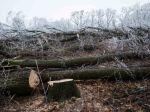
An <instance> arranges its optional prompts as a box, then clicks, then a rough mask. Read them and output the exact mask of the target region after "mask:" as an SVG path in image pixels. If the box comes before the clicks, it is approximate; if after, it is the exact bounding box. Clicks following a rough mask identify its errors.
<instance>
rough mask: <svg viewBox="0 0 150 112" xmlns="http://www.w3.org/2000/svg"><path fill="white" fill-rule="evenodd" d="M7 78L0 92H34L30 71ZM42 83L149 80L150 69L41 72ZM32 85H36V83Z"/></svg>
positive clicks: (0, 80)
mask: <svg viewBox="0 0 150 112" xmlns="http://www.w3.org/2000/svg"><path fill="white" fill-rule="evenodd" d="M9 74H10V75H9V77H8V78H7V80H6V78H5V77H4V78H2V77H1V78H0V90H5V91H9V92H10V94H16V95H31V94H32V93H33V91H34V89H33V88H31V87H30V85H29V75H30V70H21V71H12V72H10V73H9ZM40 75H41V78H42V81H43V83H47V82H48V81H49V79H51V80H59V79H68V78H69V79H74V80H91V79H101V80H137V79H145V78H150V68H149V67H144V68H132V69H130V70H126V69H117V68H111V69H83V70H67V71H56V72H50V71H43V72H41V74H40ZM35 81H37V80H35ZM34 84H37V83H36V82H35V83H34ZM1 92H3V91H1Z"/></svg>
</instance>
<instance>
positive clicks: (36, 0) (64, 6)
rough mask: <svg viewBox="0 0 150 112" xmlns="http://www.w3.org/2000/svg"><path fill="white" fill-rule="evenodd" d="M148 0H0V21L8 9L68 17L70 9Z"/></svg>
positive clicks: (38, 14) (29, 17) (111, 6)
mask: <svg viewBox="0 0 150 112" xmlns="http://www.w3.org/2000/svg"><path fill="white" fill-rule="evenodd" d="M149 1H150V0H0V21H1V22H5V18H6V16H7V14H8V12H9V11H14V12H18V11H22V12H23V13H24V15H25V16H26V18H28V19H31V18H32V17H35V16H37V17H42V18H47V19H52V20H55V19H59V18H68V17H69V16H70V13H71V12H72V11H76V10H82V9H83V10H92V9H106V8H113V9H117V10H119V9H120V8H121V7H128V6H132V5H134V4H136V3H139V4H143V3H146V2H149Z"/></svg>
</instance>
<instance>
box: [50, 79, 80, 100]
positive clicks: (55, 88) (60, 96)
mask: <svg viewBox="0 0 150 112" xmlns="http://www.w3.org/2000/svg"><path fill="white" fill-rule="evenodd" d="M48 85H49V88H48V91H47V99H48V101H63V100H65V99H69V98H71V97H73V96H74V97H80V91H79V89H78V87H77V86H76V84H75V82H74V80H73V79H63V80H56V81H49V82H48Z"/></svg>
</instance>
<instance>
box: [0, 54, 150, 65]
mask: <svg viewBox="0 0 150 112" xmlns="http://www.w3.org/2000/svg"><path fill="white" fill-rule="evenodd" d="M115 58H118V59H120V60H121V59H143V58H150V54H149V53H148V52H141V53H136V52H124V53H117V54H108V55H102V56H99V57H83V58H74V59H67V60H37V64H38V66H39V67H45V68H46V67H48V68H67V67H78V66H82V65H94V64H100V63H104V62H110V61H113V60H114V59H115ZM1 65H2V66H6V65H7V66H11V65H19V66H21V67H36V66H37V65H36V63H35V60H33V59H28V60H5V61H3V62H2V64H1Z"/></svg>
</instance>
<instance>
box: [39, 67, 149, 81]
mask: <svg viewBox="0 0 150 112" xmlns="http://www.w3.org/2000/svg"><path fill="white" fill-rule="evenodd" d="M41 76H42V80H43V81H44V82H45V81H48V80H49V78H51V79H52V80H58V79H64V78H72V79H75V80H90V79H105V80H106V79H108V80H116V79H118V80H134V79H135V80H137V79H144V78H150V68H149V67H145V68H132V69H130V70H126V69H117V68H116V69H115V68H112V69H85V70H68V71H56V72H43V73H42V75H41Z"/></svg>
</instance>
